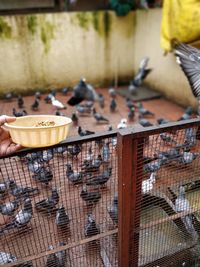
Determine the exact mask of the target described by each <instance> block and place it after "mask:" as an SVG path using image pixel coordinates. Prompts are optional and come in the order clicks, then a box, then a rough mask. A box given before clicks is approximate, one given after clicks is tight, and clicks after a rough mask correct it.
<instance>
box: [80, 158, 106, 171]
mask: <svg viewBox="0 0 200 267" xmlns="http://www.w3.org/2000/svg"><path fill="white" fill-rule="evenodd" d="M102 161H103V159H102V156H101V154H99V155H98V156H97V158H96V159H93V161H92V162H91V161H89V160H84V161H83V164H81V170H82V171H85V172H87V173H88V172H96V171H98V170H99V167H100V166H101V164H102Z"/></svg>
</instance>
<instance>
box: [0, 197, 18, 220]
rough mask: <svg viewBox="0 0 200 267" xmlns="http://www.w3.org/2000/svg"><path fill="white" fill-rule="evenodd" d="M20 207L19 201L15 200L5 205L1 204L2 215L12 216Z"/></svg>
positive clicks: (0, 211)
mask: <svg viewBox="0 0 200 267" xmlns="http://www.w3.org/2000/svg"><path fill="white" fill-rule="evenodd" d="M18 207H19V200H14V201H11V202H6V203H4V204H0V213H1V214H3V215H7V216H12V215H13V214H14V212H15V211H16V210H17V209H18Z"/></svg>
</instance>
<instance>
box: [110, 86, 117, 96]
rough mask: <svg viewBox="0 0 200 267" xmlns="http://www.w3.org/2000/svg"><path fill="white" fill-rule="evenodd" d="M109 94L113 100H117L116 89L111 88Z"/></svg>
mask: <svg viewBox="0 0 200 267" xmlns="http://www.w3.org/2000/svg"><path fill="white" fill-rule="evenodd" d="M108 93H109V95H110V97H111V98H115V97H116V96H117V92H116V90H115V88H113V87H110V88H109V89H108Z"/></svg>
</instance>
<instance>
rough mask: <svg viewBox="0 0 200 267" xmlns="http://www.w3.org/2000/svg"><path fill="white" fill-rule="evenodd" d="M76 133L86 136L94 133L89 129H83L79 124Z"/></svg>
mask: <svg viewBox="0 0 200 267" xmlns="http://www.w3.org/2000/svg"><path fill="white" fill-rule="evenodd" d="M78 134H79V135H80V136H86V135H91V134H95V132H92V131H89V130H83V129H82V127H81V126H79V127H78Z"/></svg>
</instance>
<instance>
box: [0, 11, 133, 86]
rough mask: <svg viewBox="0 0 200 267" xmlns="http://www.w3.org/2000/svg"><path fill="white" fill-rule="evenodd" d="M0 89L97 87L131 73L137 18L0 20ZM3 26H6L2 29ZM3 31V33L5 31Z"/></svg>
mask: <svg viewBox="0 0 200 267" xmlns="http://www.w3.org/2000/svg"><path fill="white" fill-rule="evenodd" d="M0 19H1V20H0V58H1V60H0V77H1V79H0V89H1V90H9V89H20V90H26V89H27V88H41V89H42V88H52V87H61V86H66V85H74V83H75V82H77V81H78V80H79V79H80V77H81V76H85V77H86V78H87V80H89V81H90V82H91V83H94V84H96V85H101V84H103V83H105V82H106V81H110V82H113V79H114V77H115V73H116V71H117V72H118V73H119V74H120V77H121V78H122V79H126V78H127V77H130V76H131V75H132V74H133V43H134V31H135V15H134V14H133V13H130V14H129V15H128V16H127V17H125V18H117V17H116V16H115V14H114V13H113V12H88V13H75V12H74V13H73V12H72V13H56V14H40V15H33V16H9V17H1V18H0ZM1 25H2V26H1ZM1 28H2V30H1Z"/></svg>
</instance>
